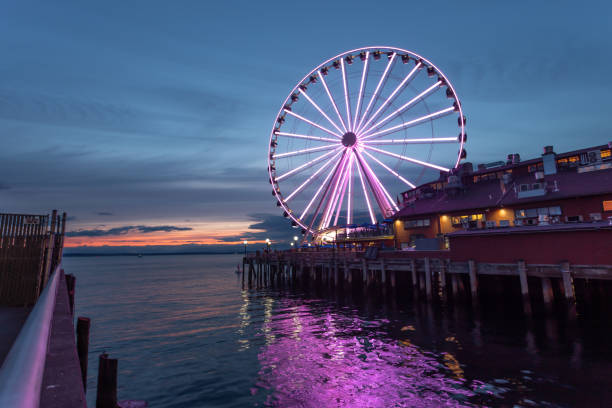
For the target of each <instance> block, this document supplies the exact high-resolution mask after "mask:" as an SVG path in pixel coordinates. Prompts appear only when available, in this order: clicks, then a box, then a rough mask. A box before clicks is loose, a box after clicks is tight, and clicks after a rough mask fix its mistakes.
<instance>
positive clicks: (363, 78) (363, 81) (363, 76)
mask: <svg viewBox="0 0 612 408" xmlns="http://www.w3.org/2000/svg"><path fill="white" fill-rule="evenodd" d="M369 57H370V51H368V52H366V53H365V59H364V63H363V71H362V73H361V85H360V86H359V94H357V106H356V107H355V115H354V116H353V129H355V128H356V127H357V118H358V117H359V114H360V113H361V101H362V100H363V90H364V89H365V85H366V81H367V79H368V78H367V77H368V66H369V63H370V58H369Z"/></svg>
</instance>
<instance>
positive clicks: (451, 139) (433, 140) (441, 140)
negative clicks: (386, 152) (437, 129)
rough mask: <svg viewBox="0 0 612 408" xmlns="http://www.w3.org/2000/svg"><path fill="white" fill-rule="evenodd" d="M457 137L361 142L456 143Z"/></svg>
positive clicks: (383, 143)
mask: <svg viewBox="0 0 612 408" xmlns="http://www.w3.org/2000/svg"><path fill="white" fill-rule="evenodd" d="M457 141H458V139H457V138H456V137H425V138H420V139H390V140H363V141H361V142H360V143H363V144H368V145H390V144H419V143H456V142H457Z"/></svg>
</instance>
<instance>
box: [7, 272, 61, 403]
mask: <svg viewBox="0 0 612 408" xmlns="http://www.w3.org/2000/svg"><path fill="white" fill-rule="evenodd" d="M60 275H61V274H60V267H59V266H58V267H57V268H56V269H55V271H54V272H53V275H52V276H51V279H49V283H48V284H47V287H46V288H45V289H44V291H43V293H42V294H41V295H40V297H39V298H38V301H37V302H36V305H35V306H34V308H33V309H32V311H31V312H30V315H29V316H28V318H27V320H26V322H25V323H24V325H23V327H22V328H21V331H20V332H19V335H18V336H17V339H16V340H15V343H14V344H13V347H12V348H11V350H10V351H9V353H8V355H7V356H6V359H5V360H4V363H3V364H2V367H1V368H0V407H11V408H38V406H39V403H40V390H41V387H42V379H43V372H44V370H45V359H46V356H47V345H48V344H49V333H50V331H51V319H52V318H53V309H54V308H55V298H56V295H57V288H58V284H59V280H60Z"/></svg>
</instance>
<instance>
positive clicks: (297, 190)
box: [285, 152, 341, 202]
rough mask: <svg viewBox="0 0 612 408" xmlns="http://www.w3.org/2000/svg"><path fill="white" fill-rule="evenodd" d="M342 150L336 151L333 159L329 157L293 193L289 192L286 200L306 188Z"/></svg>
mask: <svg viewBox="0 0 612 408" xmlns="http://www.w3.org/2000/svg"><path fill="white" fill-rule="evenodd" d="M340 153H341V152H338V153H336V155H335V156H334V157H332V158H331V159H329V160H328V161H327V162H326V163H324V164H323V166H321V167H320V168H319V169H318V170H317V171H315V172H314V174H313V175H312V176H310V177H308V178H307V179H306V181H304V182H303V183H302V184H301V185H300V186H299V187H298V188H296V189H295V190H294V191H293V193H291V194H289V196H288V197H287V198H285V202H288V201H289V200H291V199H292V198H293V197H295V195H296V194H297V193H299V192H300V191H302V189H304V187H306V186H307V185H308V184H309V183H310V182H311V181H312V180H314V179H315V177H317V176H318V175H319V173H321V172H322V171H323V170H325V169H326V168H327V166H329V165H330V164H331V163H332V162H333V160H334V159H335V158H336V157H338V156H339V155H340Z"/></svg>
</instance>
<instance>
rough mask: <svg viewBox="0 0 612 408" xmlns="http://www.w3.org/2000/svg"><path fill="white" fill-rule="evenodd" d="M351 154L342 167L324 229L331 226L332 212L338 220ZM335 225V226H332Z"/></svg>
mask: <svg viewBox="0 0 612 408" xmlns="http://www.w3.org/2000/svg"><path fill="white" fill-rule="evenodd" d="M352 156H353V154H352V152H349V158H348V159H347V161H346V165H345V166H344V174H342V175H341V178H340V184H339V186H338V187H339V188H338V190H337V194H336V197H335V198H334V201H333V203H332V206H331V211H330V212H329V216H328V219H327V222H326V224H325V228H327V227H329V225H330V224H331V219H332V217H333V214H334V211H336V221H337V220H338V214H339V213H340V209H341V208H342V201H343V200H342V198H343V197H344V193H345V192H346V183H347V180H348V177H349V167H350V164H351V159H352ZM334 225H335V224H334Z"/></svg>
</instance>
